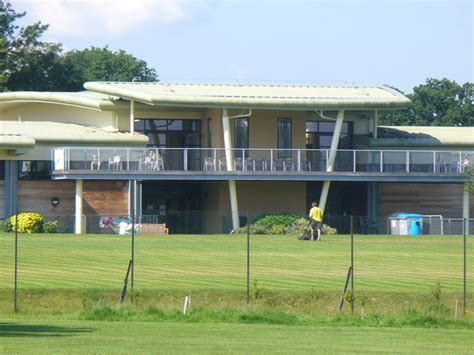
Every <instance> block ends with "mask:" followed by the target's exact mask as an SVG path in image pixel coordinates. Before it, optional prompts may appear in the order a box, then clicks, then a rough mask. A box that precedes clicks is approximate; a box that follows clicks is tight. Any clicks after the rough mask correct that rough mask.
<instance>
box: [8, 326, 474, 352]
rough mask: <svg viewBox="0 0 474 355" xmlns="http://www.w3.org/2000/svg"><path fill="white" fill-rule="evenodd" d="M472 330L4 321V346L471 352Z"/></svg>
mask: <svg viewBox="0 0 474 355" xmlns="http://www.w3.org/2000/svg"><path fill="white" fill-rule="evenodd" d="M473 337H474V330H472V329H456V330H453V329H420V328H370V327H333V326H329V327H328V326H285V325H268V324H225V323H219V324H212V323H211V324H184V323H169V322H162V323H150V322H93V321H51V320H16V319H13V320H12V319H7V320H3V321H0V339H1V342H0V353H2V354H11V353H35V354H38V353H40V354H44V353H49V354H51V353H54V354H66V353H67V354H71V353H81V354H99V353H113V354H125V353H126V354H130V353H166V354H169V353H282V354H284V353H286V354H287V353H411V354H414V353H420V354H421V353H430V354H440V353H445V354H462V353H465V354H467V353H470V352H472V344H473V343H472V339H473Z"/></svg>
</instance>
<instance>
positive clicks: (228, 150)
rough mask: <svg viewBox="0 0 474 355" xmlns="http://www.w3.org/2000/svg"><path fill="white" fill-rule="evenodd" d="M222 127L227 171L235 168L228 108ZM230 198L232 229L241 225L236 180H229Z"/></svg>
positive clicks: (223, 116) (225, 110) (225, 111)
mask: <svg viewBox="0 0 474 355" xmlns="http://www.w3.org/2000/svg"><path fill="white" fill-rule="evenodd" d="M222 129H223V133H224V149H225V160H226V165H227V171H229V172H231V171H233V170H234V152H233V150H232V147H233V145H232V135H231V132H230V117H229V114H228V113H227V109H223V111H222ZM229 198H230V211H231V215H232V229H233V230H237V229H238V228H239V227H240V223H239V206H238V202H237V186H236V182H235V180H229Z"/></svg>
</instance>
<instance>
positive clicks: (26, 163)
mask: <svg viewBox="0 0 474 355" xmlns="http://www.w3.org/2000/svg"><path fill="white" fill-rule="evenodd" d="M18 164H19V165H18V178H19V179H20V180H49V179H51V170H52V164H51V161H43V160H33V161H31V160H21V161H19V162H18Z"/></svg>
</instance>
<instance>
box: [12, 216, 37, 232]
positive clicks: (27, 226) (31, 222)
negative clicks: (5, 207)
mask: <svg viewBox="0 0 474 355" xmlns="http://www.w3.org/2000/svg"><path fill="white" fill-rule="evenodd" d="M10 223H11V224H12V230H13V231H14V232H15V231H16V225H15V215H13V216H11V217H10ZM43 224H44V218H43V216H42V215H40V214H39V213H36V212H20V213H19V214H18V232H20V233H41V232H42V231H43Z"/></svg>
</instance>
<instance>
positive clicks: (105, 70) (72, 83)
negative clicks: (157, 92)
mask: <svg viewBox="0 0 474 355" xmlns="http://www.w3.org/2000/svg"><path fill="white" fill-rule="evenodd" d="M61 61H62V63H63V66H64V68H65V72H66V75H67V78H68V80H67V81H64V82H63V83H61V85H60V86H58V90H66V91H77V90H81V89H82V85H83V84H84V83H85V82H86V81H156V80H157V75H156V71H155V69H150V68H148V66H147V63H146V62H145V61H143V60H140V59H137V58H135V57H134V56H132V55H130V54H127V53H126V52H125V51H123V50H118V51H116V52H112V51H110V50H109V49H108V48H107V47H104V48H96V47H91V48H87V49H84V50H73V51H71V52H67V53H65V54H64V56H63V58H62V60H61Z"/></svg>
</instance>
